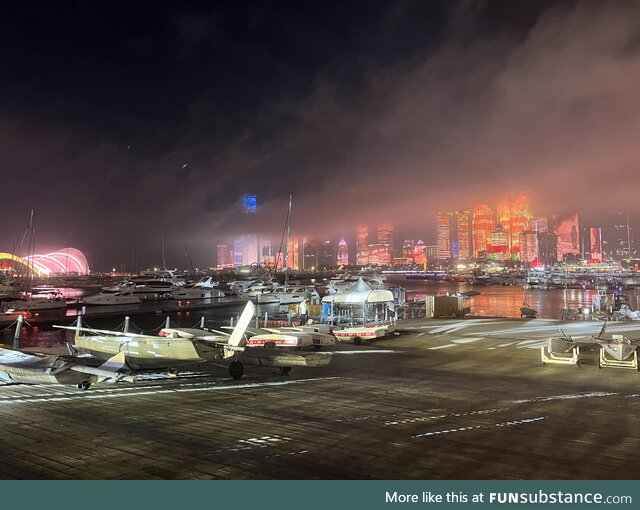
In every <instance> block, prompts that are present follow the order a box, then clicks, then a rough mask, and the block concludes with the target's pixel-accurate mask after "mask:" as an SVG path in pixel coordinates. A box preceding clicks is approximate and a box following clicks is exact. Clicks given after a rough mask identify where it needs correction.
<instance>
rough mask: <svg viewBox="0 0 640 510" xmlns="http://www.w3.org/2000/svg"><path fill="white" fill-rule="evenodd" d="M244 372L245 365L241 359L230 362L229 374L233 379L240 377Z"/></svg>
mask: <svg viewBox="0 0 640 510" xmlns="http://www.w3.org/2000/svg"><path fill="white" fill-rule="evenodd" d="M242 374H244V365H243V364H242V363H240V362H239V361H232V362H231V363H230V364H229V375H230V376H231V378H232V379H240V378H241V377H242Z"/></svg>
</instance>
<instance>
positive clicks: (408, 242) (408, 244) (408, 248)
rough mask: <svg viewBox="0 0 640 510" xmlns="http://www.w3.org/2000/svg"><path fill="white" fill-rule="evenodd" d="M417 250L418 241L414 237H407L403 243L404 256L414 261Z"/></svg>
mask: <svg viewBox="0 0 640 510" xmlns="http://www.w3.org/2000/svg"><path fill="white" fill-rule="evenodd" d="M415 250H416V242H415V241H414V240H413V239H405V240H404V243H402V258H403V259H406V260H411V261H412V262H413V257H414V256H415Z"/></svg>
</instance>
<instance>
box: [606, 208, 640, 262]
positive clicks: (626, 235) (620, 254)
mask: <svg viewBox="0 0 640 510" xmlns="http://www.w3.org/2000/svg"><path fill="white" fill-rule="evenodd" d="M615 214H616V219H615V223H614V225H613V228H614V233H615V235H614V239H613V243H612V246H611V249H612V252H613V253H612V256H613V258H614V259H615V260H624V259H628V258H631V257H632V256H633V257H635V256H637V255H636V253H635V249H634V239H633V229H632V228H631V225H629V212H628V211H626V212H619V211H618V212H616V213H615Z"/></svg>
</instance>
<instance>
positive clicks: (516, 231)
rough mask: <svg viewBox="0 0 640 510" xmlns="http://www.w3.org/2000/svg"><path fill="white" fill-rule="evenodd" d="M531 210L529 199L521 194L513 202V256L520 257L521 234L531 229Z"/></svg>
mask: <svg viewBox="0 0 640 510" xmlns="http://www.w3.org/2000/svg"><path fill="white" fill-rule="evenodd" d="M530 222H531V212H530V210H529V200H528V199H527V197H525V196H524V195H520V196H519V197H517V198H516V199H515V200H513V201H512V202H511V222H510V224H511V232H510V235H511V257H512V258H514V259H519V258H520V234H522V233H523V232H525V231H527V230H529V225H530Z"/></svg>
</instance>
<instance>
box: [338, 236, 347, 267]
mask: <svg viewBox="0 0 640 510" xmlns="http://www.w3.org/2000/svg"><path fill="white" fill-rule="evenodd" d="M348 265H349V246H347V242H346V241H345V240H344V239H340V242H339V243H338V266H348Z"/></svg>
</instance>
